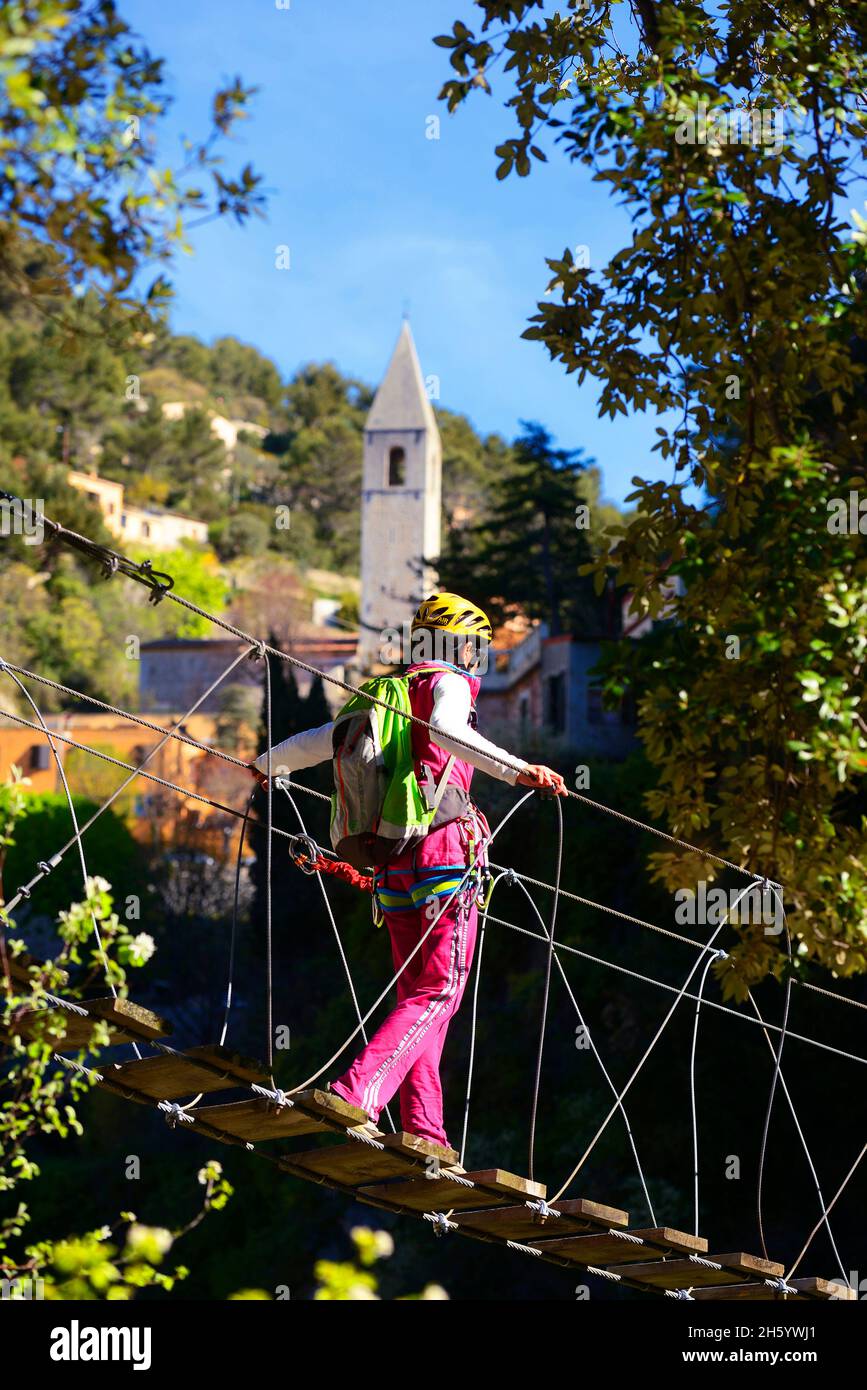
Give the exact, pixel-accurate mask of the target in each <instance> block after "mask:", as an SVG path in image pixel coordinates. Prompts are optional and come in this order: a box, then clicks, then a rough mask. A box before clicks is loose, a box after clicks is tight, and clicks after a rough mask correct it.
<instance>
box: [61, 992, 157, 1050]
mask: <svg viewBox="0 0 867 1390" xmlns="http://www.w3.org/2000/svg"><path fill="white" fill-rule="evenodd" d="M82 1007H83V1008H85V1009H87V1012H88V1013H89V1014H93V1015H95V1016H96V1017H97V1018H100V1019H102V1020H103V1021H104V1022H105V1023H107V1024H108V1025H109V1029H110V1031H112V1032H114V1031H115V1030H117V1031H124V1032H126V1033H127V1034H128V1035H129V1037H135V1038H138V1039H142V1038H168V1037H171V1033H172V1025H171V1024H170V1023H169V1022H168V1020H167V1019H165V1018H161V1017H160V1015H159V1014H155V1013H153V1012H152V1011H151V1010H150V1009H145V1008H143V1007H142V1005H141V1004H136V1003H135V1001H134V1000H132V999H115V998H114V997H113V996H109V997H108V998H107V999H84V1000H82Z"/></svg>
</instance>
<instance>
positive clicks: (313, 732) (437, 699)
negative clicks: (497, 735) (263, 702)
mask: <svg viewBox="0 0 867 1390" xmlns="http://www.w3.org/2000/svg"><path fill="white" fill-rule="evenodd" d="M433 695H434V700H433V711H432V713H431V717H430V723H431V739H432V740H433V742H434V743H435V744H437V746H438V747H439V748H443V749H445V751H446V752H447V753H454V755H455V757H456V758H463V760H464V761H465V762H468V763H471V764H472V766H473V767H475V768H478V769H479V771H480V772H487V773H488V775H489V776H490V777H496V778H498V780H499V781H501V782H510V783H512V784H513V785H514V782H515V780H516V778H517V776H518V773H519V772H521V771H523V769H524V768H525V767H527V766H528V764H527V763H525V762H524V761H523V759H521V758H516V757H515V756H514V754H512V753H508V752H507V751H506V750H505V748H498V747H497V745H496V744H495V743H491V741H490V739H487V738H483V737H482V735H481V734H480V733H477V732H476V730H475V729H471V728H470V726H469V724H468V722H467V721H468V719H469V717H470V710H471V709H472V700H471V698H470V687H469V685H468V684H467V682H466V681H465V680H464V678H463V676H459V675H458V674H457V672H455V671H444V672H443V675H442V678H441V679H440V680H438V681H437V683H436V685H435V686H434V692H433ZM333 731H334V725H333V723H332V724H320V725H319V727H318V729H305V730H304V732H303V733H300V734H293V736H292V738H287V739H284V740H283V742H282V743H278V744H275V746H274V747H273V748H272V749H271V776H272V777H281V776H285V775H287V774H288V773H291V772H299V771H300V770H301V768H303V767H314V766H315V765H316V764H317V763H325V762H330V761H331V756H332V742H331V735H332V733H333ZM456 739H461V740H462V742H461V743H457V742H455V740H456ZM464 743H466V744H469V745H470V747H468V748H465V747H463V744H464ZM256 767H258V768H259V770H260V771H261V772H267V771H268V754H267V753H262V754H260V755H259V757H258V758H257V759H256Z"/></svg>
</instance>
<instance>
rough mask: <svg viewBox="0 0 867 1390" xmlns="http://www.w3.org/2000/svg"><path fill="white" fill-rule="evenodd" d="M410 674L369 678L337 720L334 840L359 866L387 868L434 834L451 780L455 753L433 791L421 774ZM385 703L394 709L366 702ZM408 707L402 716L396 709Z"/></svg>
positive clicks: (332, 840) (334, 744)
mask: <svg viewBox="0 0 867 1390" xmlns="http://www.w3.org/2000/svg"><path fill="white" fill-rule="evenodd" d="M410 679H411V677H409V676H377V677H374V678H373V679H372V680H369V681H365V683H364V685H362V687H361V691H362V692H363V693H361V694H358V695H353V697H352V699H351V700H348V701H347V703H346V704H345V705H344V706H343V708H342V709H341V710H340V712H339V713H338V714H337V716H336V718H335V720H334V732H333V735H332V746H333V750H334V751H333V764H332V766H333V770H334V793H333V795H332V797H331V844H332V846H333V848H334V849H335V850H336V851H337V853H338V854H339V855H340V857H341V859H345V860H346V862H347V863H348V864H352V866H353V867H354V868H356V869H366V868H370V867H371V866H372V867H374V868H381V867H382V865H383V864H385V863H386V862H387V860H388V859H390V858H391V856H392V855H394V854H399V853H400V851H401V850H403V849H405V848H406V847H407V845H409V844H412V843H413V842H414V841H416V840H421V839H423V838H424V836H425V835H426V834H427V833H428V830H429V829H430V827H431V825H432V823H433V820H434V817H435V816H436V813H437V810H438V808H439V805H440V802H441V800H442V798H443V794H444V793H445V790H446V787H447V785H448V780H449V775H450V773H451V770H452V765H453V763H454V761H455V759H454V757H451V758H449V760H448V762H447V763H446V766H445V768H444V769H443V773H442V776H441V777H440V780H439V783H438V784H437V786H436V789H435V791H434V792H433V795H432V796H430V797H427V796H426V795H425V794H424V793H423V791H422V789H421V788H420V787H419V784H418V779H417V778H416V775H415V765H414V759H413V752H412V722H411V720H410V719H407V718H404V717H403V716H404V715H405V714H406V715H409V714H411V713H412V707H411V705H410V699H409V682H410ZM365 694H367V695H372V696H374V697H375V699H377V700H384V701H385V702H386V703H387V704H389V705H391V706H392V707H393V708H392V709H384V708H383V706H382V705H379V704H375V703H374V702H373V701H372V700H370V699H365ZM398 710H399V711H402V713H396V712H395V711H398Z"/></svg>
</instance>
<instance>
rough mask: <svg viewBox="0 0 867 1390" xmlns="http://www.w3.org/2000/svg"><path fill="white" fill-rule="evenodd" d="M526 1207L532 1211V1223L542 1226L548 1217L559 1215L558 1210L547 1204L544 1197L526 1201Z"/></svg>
mask: <svg viewBox="0 0 867 1390" xmlns="http://www.w3.org/2000/svg"><path fill="white" fill-rule="evenodd" d="M527 1207H528V1208H529V1210H530V1211H531V1212H532V1213H533V1222H534V1224H535V1225H538V1226H544V1224H545V1222H546V1221H547V1220H548V1219H549V1218H550V1217H558V1216H559V1215H560V1213H559V1211H555V1209H554V1208H553V1207H549V1206H548V1203H547V1202H546V1201H545V1198H544V1197H540V1198H539V1200H538V1201H537V1202H528V1203H527Z"/></svg>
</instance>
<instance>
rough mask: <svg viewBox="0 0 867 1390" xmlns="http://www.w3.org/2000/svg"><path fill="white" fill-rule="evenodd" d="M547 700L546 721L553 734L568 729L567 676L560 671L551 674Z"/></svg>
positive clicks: (546, 690) (546, 689)
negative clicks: (553, 674)
mask: <svg viewBox="0 0 867 1390" xmlns="http://www.w3.org/2000/svg"><path fill="white" fill-rule="evenodd" d="M545 694H546V702H547V718H546V723H547V725H548V728H549V729H550V730H551V733H552V734H562V733H565V731H566V677H565V676H564V674H563V672H562V671H560V672H559V673H558V674H557V675H556V676H549V677H548V680H547V684H546V688H545Z"/></svg>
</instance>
